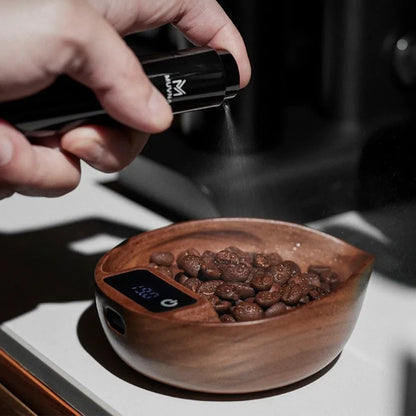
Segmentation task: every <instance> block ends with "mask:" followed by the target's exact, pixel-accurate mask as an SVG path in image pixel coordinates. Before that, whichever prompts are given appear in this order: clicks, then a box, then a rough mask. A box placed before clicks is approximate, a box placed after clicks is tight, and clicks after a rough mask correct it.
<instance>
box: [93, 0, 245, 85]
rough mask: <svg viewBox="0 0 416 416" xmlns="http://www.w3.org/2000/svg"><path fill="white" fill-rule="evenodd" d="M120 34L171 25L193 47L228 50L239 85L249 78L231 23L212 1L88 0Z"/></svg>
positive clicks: (236, 35) (240, 41)
mask: <svg viewBox="0 0 416 416" xmlns="http://www.w3.org/2000/svg"><path fill="white" fill-rule="evenodd" d="M89 1H90V3H91V4H92V5H93V6H94V7H95V8H96V9H97V10H98V11H99V12H100V13H101V14H102V15H103V16H105V18H106V19H107V20H108V21H109V22H110V23H111V24H112V25H113V26H114V27H115V28H116V29H117V30H118V31H119V32H121V33H123V34H126V33H129V32H135V31H142V30H146V29H151V28H154V27H157V26H161V25H164V24H167V23H173V24H174V25H176V26H177V27H178V29H179V30H180V31H181V32H182V33H183V34H184V35H185V36H186V37H187V38H188V39H189V40H190V41H191V42H193V43H194V44H195V45H199V46H210V47H212V48H215V49H225V50H227V51H229V52H230V53H231V54H232V55H233V56H234V58H235V59H236V61H237V65H238V68H239V72H240V85H241V87H245V86H246V85H247V84H248V82H249V80H250V76H251V67H250V61H249V58H248V56H247V50H246V47H245V45H244V41H243V39H242V37H241V35H240V33H239V31H238V30H237V28H236V26H235V25H234V23H233V22H232V21H231V19H230V18H229V17H228V16H227V14H226V13H225V12H224V10H223V9H222V8H221V6H220V5H219V4H218V2H217V1H215V0H173V1H156V0H123V1H120V0H119V1H117V0H89Z"/></svg>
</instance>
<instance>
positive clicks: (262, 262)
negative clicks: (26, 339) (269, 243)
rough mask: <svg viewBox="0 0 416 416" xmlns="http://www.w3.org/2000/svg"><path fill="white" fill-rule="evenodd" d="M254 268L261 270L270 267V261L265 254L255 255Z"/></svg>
mask: <svg viewBox="0 0 416 416" xmlns="http://www.w3.org/2000/svg"><path fill="white" fill-rule="evenodd" d="M253 266H254V267H258V268H260V269H267V268H268V267H269V266H270V263H269V259H268V258H267V256H265V255H264V254H255V255H254V257H253Z"/></svg>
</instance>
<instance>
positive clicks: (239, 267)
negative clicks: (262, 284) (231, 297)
mask: <svg viewBox="0 0 416 416" xmlns="http://www.w3.org/2000/svg"><path fill="white" fill-rule="evenodd" d="M250 275H251V267H250V266H247V265H246V264H245V263H239V264H234V263H231V264H228V265H227V266H226V267H225V268H224V270H223V271H222V274H221V278H222V279H223V280H224V281H225V282H246V281H247V280H248V279H249V277H250Z"/></svg>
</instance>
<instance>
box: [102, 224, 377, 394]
mask: <svg viewBox="0 0 416 416" xmlns="http://www.w3.org/2000/svg"><path fill="white" fill-rule="evenodd" d="M228 246H237V247H239V248H241V249H242V250H247V251H256V252H271V251H278V252H279V253H280V254H281V256H282V257H283V258H284V259H285V260H293V261H295V262H297V263H298V264H299V265H300V266H301V268H302V269H303V270H306V268H307V266H308V265H310V264H323V265H329V266H331V267H332V269H333V270H334V271H335V272H337V273H338V274H339V276H340V277H341V280H342V284H341V285H340V287H339V288H338V289H337V290H336V291H335V292H334V293H332V294H330V295H328V296H326V297H324V298H322V299H320V300H317V301H313V302H310V303H308V304H306V305H304V306H301V307H299V308H297V309H295V310H293V311H290V312H289V313H287V314H285V315H281V316H278V317H274V318H268V319H263V320H258V321H252V322H239V323H232V324H229V323H228V324H226V323H220V322H209V319H206V316H207V315H205V313H206V311H205V312H203V313H202V314H201V319H200V321H199V322H198V319H195V314H188V317H187V315H186V314H184V315H182V316H180V315H175V314H173V313H172V312H167V313H166V312H163V313H159V314H152V313H144V312H143V308H140V307H138V305H136V304H135V303H134V302H133V301H130V300H129V299H128V298H126V297H125V296H123V295H121V294H119V293H117V292H116V291H114V290H113V289H112V288H111V287H109V286H108V285H106V284H105V283H104V282H103V279H104V278H105V277H107V276H109V275H112V274H115V273H120V272H124V271H127V270H131V269H134V268H139V267H144V266H146V265H147V263H148V260H149V257H150V255H151V253H152V252H154V251H165V250H166V251H171V252H173V253H174V254H175V255H177V254H178V253H180V252H181V251H183V250H185V249H187V248H190V247H194V248H196V249H198V250H200V251H201V252H202V251H204V250H213V251H219V250H222V249H224V248H226V247H228ZM373 262H374V258H373V256H372V255H371V254H369V253H366V252H364V251H362V250H359V249H358V248H356V247H353V246H351V245H349V244H347V243H345V242H343V241H341V240H339V239H336V238H334V237H331V236H329V235H326V234H323V233H321V232H318V231H315V230H312V229H310V228H306V227H303V226H300V225H295V224H291V223H286V222H279V221H272V220H260V219H248V218H236V219H232V218H230V219H227V218H220V219H210V220H198V221H190V222H184V223H179V224H174V225H171V226H168V227H164V228H161V229H158V230H154V231H151V232H147V233H143V234H140V235H138V236H135V237H133V238H131V239H129V240H127V241H126V242H124V243H123V244H121V245H120V246H118V247H116V248H114V249H113V250H111V251H110V252H109V253H107V254H106V255H104V256H103V257H102V258H101V260H100V261H99V263H98V265H97V268H96V279H95V282H96V289H97V290H96V304H97V309H98V313H99V316H100V320H101V323H102V325H103V328H104V331H105V333H106V336H107V337H108V339H109V341H110V343H111V345H112V347H113V348H114V350H115V351H116V353H117V354H118V355H119V356H120V357H121V358H122V359H123V360H124V361H125V362H126V363H127V364H128V365H130V366H131V367H133V368H134V369H136V370H137V371H139V372H141V373H143V374H145V375H147V376H148V377H151V378H153V379H156V380H158V381H161V382H164V383H167V384H171V385H174V386H177V387H182V388H185V389H190V390H196V391H202V392H211V393H246V392H255V391H261V390H268V389H273V388H277V387H282V386H286V385H288V384H291V383H294V382H296V381H299V380H302V379H304V378H306V377H308V376H310V375H313V374H314V373H316V372H317V371H319V370H321V369H322V368H324V367H325V366H326V365H328V364H329V363H331V362H332V361H333V360H334V359H335V358H336V357H337V356H338V355H339V353H340V352H341V351H342V348H343V347H344V345H345V343H346V342H347V341H348V338H349V337H350V335H351V332H352V330H353V328H354V325H355V323H356V320H357V318H358V315H359V312H360V309H361V305H362V302H363V299H364V295H365V291H366V287H367V283H368V279H369V277H370V274H371V270H372V265H373ZM194 296H195V295H194ZM108 306H110V307H111V308H113V309H114V310H116V311H117V312H118V313H119V314H120V315H121V316H122V317H123V319H124V321H125V323H126V328H127V330H126V333H125V334H124V335H121V334H119V333H118V332H117V331H115V330H113V329H111V328H110V327H109V326H108V325H107V323H106V318H105V315H104V309H105V308H106V307H108ZM196 310H198V308H196ZM190 315H191V316H192V318H191V317H190Z"/></svg>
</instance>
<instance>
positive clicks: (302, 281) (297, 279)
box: [287, 274, 310, 297]
mask: <svg viewBox="0 0 416 416" xmlns="http://www.w3.org/2000/svg"><path fill="white" fill-rule="evenodd" d="M287 284H288V285H293V284H296V285H300V286H301V287H302V297H303V296H307V294H308V293H309V287H310V285H309V281H308V279H306V277H304V276H302V275H300V274H296V275H294V276H292V277H290V278H289V280H288V281H287Z"/></svg>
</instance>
